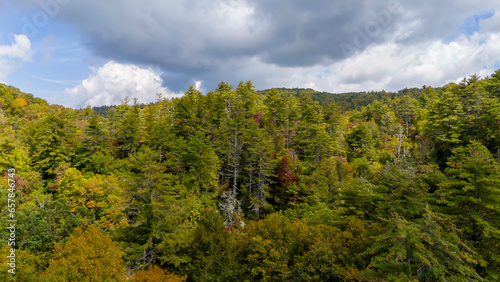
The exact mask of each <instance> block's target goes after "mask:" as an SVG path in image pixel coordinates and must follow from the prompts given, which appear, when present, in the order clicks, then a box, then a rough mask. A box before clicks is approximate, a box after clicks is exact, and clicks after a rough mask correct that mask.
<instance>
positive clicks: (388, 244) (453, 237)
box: [364, 206, 482, 281]
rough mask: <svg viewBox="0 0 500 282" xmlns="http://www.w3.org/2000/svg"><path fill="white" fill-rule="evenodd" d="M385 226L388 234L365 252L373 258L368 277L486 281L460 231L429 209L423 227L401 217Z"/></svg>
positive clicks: (380, 236)
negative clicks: (476, 266) (477, 271)
mask: <svg viewBox="0 0 500 282" xmlns="http://www.w3.org/2000/svg"><path fill="white" fill-rule="evenodd" d="M384 222H385V227H384V230H383V231H382V232H381V234H380V235H377V236H375V240H376V242H375V244H374V245H373V246H372V247H370V248H369V249H368V250H367V251H366V252H365V254H369V255H373V257H372V260H371V263H370V265H369V266H368V268H367V270H366V272H365V273H364V275H366V276H368V277H373V278H382V279H388V280H401V279H404V280H410V281H411V280H413V279H418V281H421V280H424V281H450V280H456V279H463V278H465V277H466V278H467V279H475V280H480V281H481V280H482V279H481V277H480V276H479V275H478V274H477V273H476V272H475V270H474V268H473V267H472V265H473V264H475V263H476V261H475V260H474V259H473V256H474V253H473V252H472V250H471V249H470V248H469V247H468V246H467V245H466V244H464V243H463V242H462V241H461V239H460V238H459V234H460V233H461V232H460V230H458V229H457V228H456V227H455V225H453V224H452V223H451V222H450V221H449V220H445V219H442V218H440V217H438V216H437V215H436V214H434V213H433V212H432V211H430V209H429V208H428V206H427V208H426V213H425V214H424V220H423V223H420V224H419V223H415V222H411V221H408V220H406V219H405V218H404V217H401V216H399V215H398V214H397V213H394V214H392V216H391V218H390V219H387V220H384Z"/></svg>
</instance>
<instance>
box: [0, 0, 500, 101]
mask: <svg viewBox="0 0 500 282" xmlns="http://www.w3.org/2000/svg"><path fill="white" fill-rule="evenodd" d="M499 68H500V6H499V5H498V3H497V1H493V0H476V1H470V0H440V1H434V0H432V1H431V0H420V1H416V0H342V1H339V0H316V1H300V0H273V1H269V0H254V1H250V0H248V1H246V0H196V1H195V0H169V1H158V0H142V1H137V0H106V1H103V0H1V2H0V82H2V83H6V84H9V85H13V86H15V87H17V88H19V89H20V90H21V91H24V92H28V93H32V94H34V95H35V96H37V97H41V98H43V99H46V100H47V101H48V102H49V103H53V104H60V105H63V106H67V107H74V108H80V107H85V106H87V105H91V106H100V105H113V104H120V102H121V101H123V99H124V98H125V97H130V98H133V97H135V98H138V99H139V102H143V103H148V102H152V101H155V100H156V99H157V93H161V94H162V96H163V97H168V98H170V97H178V96H181V95H182V93H183V92H185V91H187V90H188V88H189V86H190V85H193V86H195V87H196V88H197V89H199V90H200V91H202V92H204V93H206V92H208V91H211V90H213V89H214V88H216V87H217V85H218V84H219V83H220V82H221V81H225V82H228V83H230V84H232V85H234V86H236V85H237V84H238V83H239V82H240V81H248V80H251V81H252V83H253V84H254V85H255V87H256V89H269V88H272V87H288V88H293V87H298V88H312V89H315V90H318V91H327V92H331V93H342V92H353V91H356V92H358V91H372V90H374V91H380V90H386V91H398V90H400V89H403V88H406V87H408V88H410V87H421V86H423V85H429V86H434V87H439V86H442V85H445V84H447V83H449V82H458V81H460V80H462V79H463V78H464V77H468V76H469V75H472V74H474V73H476V74H479V75H480V76H481V77H487V76H488V75H490V74H492V73H493V72H494V71H495V70H497V69H499Z"/></svg>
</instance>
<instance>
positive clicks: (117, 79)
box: [65, 61, 180, 107]
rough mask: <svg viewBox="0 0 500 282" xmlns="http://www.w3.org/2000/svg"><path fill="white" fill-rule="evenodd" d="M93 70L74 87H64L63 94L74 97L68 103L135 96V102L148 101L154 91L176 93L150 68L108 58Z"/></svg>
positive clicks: (104, 102) (165, 94)
mask: <svg viewBox="0 0 500 282" xmlns="http://www.w3.org/2000/svg"><path fill="white" fill-rule="evenodd" d="M93 71H94V73H93V74H91V75H90V76H89V78H87V79H85V80H83V81H82V82H81V83H80V84H78V85H77V86H76V87H74V88H70V89H66V90H65V94H67V95H69V96H71V97H72V98H73V100H74V104H73V105H72V106H75V107H82V106H85V105H87V104H90V105H91V106H101V105H116V104H120V103H121V101H122V100H123V99H125V98H126V97H129V98H130V99H131V100H132V99H133V98H137V99H138V102H139V103H149V102H154V101H156V99H157V95H156V94H157V93H161V94H163V97H166V98H170V97H174V96H179V95H180V94H176V93H172V92H170V91H169V90H168V89H167V88H165V87H163V86H162V79H161V78H160V76H159V75H158V74H157V73H156V72H155V71H153V70H151V69H143V68H140V67H138V66H135V65H124V64H119V63H116V62H114V61H110V62H109V63H107V64H105V65H104V66H102V67H100V68H98V69H94V70H93Z"/></svg>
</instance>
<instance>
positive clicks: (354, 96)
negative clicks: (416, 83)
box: [257, 88, 422, 111]
mask: <svg viewBox="0 0 500 282" xmlns="http://www.w3.org/2000/svg"><path fill="white" fill-rule="evenodd" d="M275 89H277V90H278V91H279V92H280V93H282V94H285V95H292V96H295V97H300V95H302V94H308V95H311V97H312V99H313V100H314V101H318V103H319V104H320V105H325V104H328V103H330V102H335V103H336V104H337V105H338V106H339V108H340V109H341V110H344V111H350V110H359V109H361V108H362V107H364V106H367V105H369V104H371V103H372V102H373V101H375V100H383V99H384V98H388V99H393V98H394V97H396V96H403V95H408V96H411V97H413V98H418V97H419V96H420V93H421V91H422V89H421V88H411V89H408V88H405V89H403V90H400V91H398V92H386V91H371V92H350V93H341V94H334V93H329V92H320V91H316V90H314V89H310V88H275ZM269 90H270V89H267V90H261V91H257V92H258V93H259V94H261V95H266V94H267V92H268V91H269Z"/></svg>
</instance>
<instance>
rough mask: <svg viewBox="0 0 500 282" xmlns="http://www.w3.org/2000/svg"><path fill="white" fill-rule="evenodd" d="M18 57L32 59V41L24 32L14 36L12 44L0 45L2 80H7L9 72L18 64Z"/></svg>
mask: <svg viewBox="0 0 500 282" xmlns="http://www.w3.org/2000/svg"><path fill="white" fill-rule="evenodd" d="M16 59H21V60H24V61H29V60H30V59H31V41H30V40H29V38H28V37H27V36H26V35H24V34H18V35H15V36H14V42H13V43H12V44H11V45H0V82H3V81H5V79H6V77H7V75H8V73H9V72H10V71H11V70H12V68H13V67H14V64H16V63H17V62H16Z"/></svg>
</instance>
